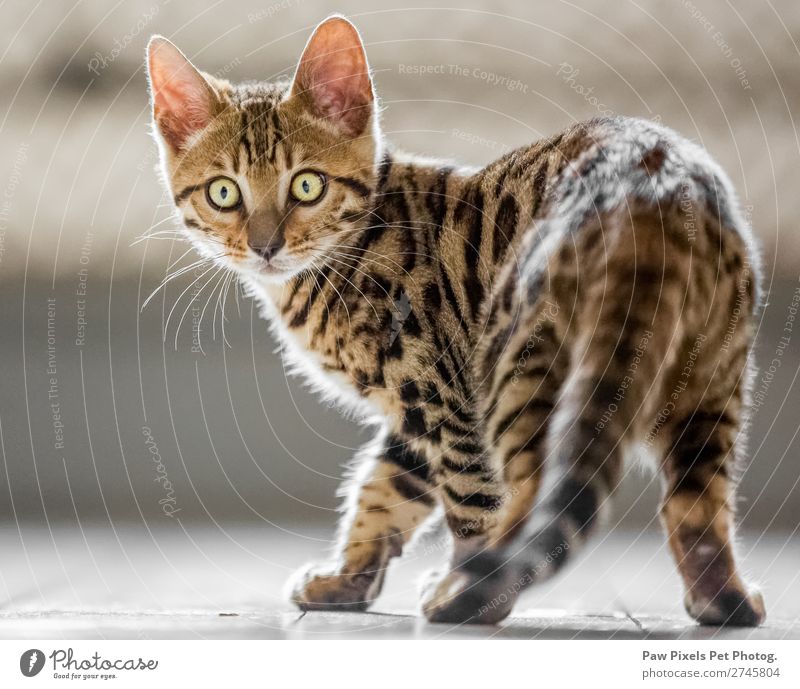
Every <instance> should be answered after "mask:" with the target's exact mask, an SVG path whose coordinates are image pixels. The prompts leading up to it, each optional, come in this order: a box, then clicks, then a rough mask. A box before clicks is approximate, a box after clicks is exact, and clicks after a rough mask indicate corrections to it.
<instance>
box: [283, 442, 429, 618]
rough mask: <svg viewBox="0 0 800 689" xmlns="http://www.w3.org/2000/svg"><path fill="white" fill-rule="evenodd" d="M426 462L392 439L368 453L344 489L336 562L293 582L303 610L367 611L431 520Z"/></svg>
mask: <svg viewBox="0 0 800 689" xmlns="http://www.w3.org/2000/svg"><path fill="white" fill-rule="evenodd" d="M432 491H433V488H432V486H431V485H430V484H429V483H428V465H427V463H426V461H425V459H424V458H423V457H422V456H421V455H419V454H417V453H415V452H414V451H412V450H411V449H410V448H408V447H407V446H406V445H405V444H404V443H403V441H402V440H399V439H397V438H394V437H393V436H391V435H389V436H388V437H386V438H381V439H380V440H379V441H377V442H376V443H375V444H374V445H372V446H370V447H369V448H367V450H365V452H364V454H363V456H362V457H361V458H360V459H359V463H358V465H357V467H356V473H355V476H354V478H353V481H352V482H351V483H350V485H348V486H347V487H346V490H345V507H344V514H343V515H342V517H341V521H340V524H339V538H338V539H337V545H336V548H335V552H334V556H333V558H332V559H331V560H330V561H329V562H326V563H323V564H319V565H315V564H312V565H308V566H306V567H304V568H302V569H301V570H300V571H299V572H297V573H296V574H295V576H294V577H293V578H292V580H291V581H290V583H289V589H290V598H291V600H292V602H294V603H295V605H297V606H298V607H299V608H300V609H302V610H366V609H367V607H368V606H369V605H370V603H372V602H373V601H374V600H375V598H376V597H377V595H378V594H379V593H380V590H381V587H382V585H383V581H384V577H385V575H386V569H387V567H388V564H389V561H390V559H391V558H393V557H395V556H397V555H400V553H401V552H402V549H403V546H404V545H405V544H406V543H407V542H408V541H409V540H410V539H411V537H412V536H413V535H414V533H415V532H416V530H417V528H418V527H419V526H420V525H421V524H422V523H423V522H424V521H425V520H426V519H427V518H428V516H429V515H430V513H431V511H432V509H433V507H434V504H435V498H434V495H433V493H432Z"/></svg>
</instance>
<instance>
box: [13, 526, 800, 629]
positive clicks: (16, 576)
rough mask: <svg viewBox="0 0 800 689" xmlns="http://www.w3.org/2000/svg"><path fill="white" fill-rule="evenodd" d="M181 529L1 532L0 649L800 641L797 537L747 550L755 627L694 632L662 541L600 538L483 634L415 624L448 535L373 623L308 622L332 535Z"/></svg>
mask: <svg viewBox="0 0 800 689" xmlns="http://www.w3.org/2000/svg"><path fill="white" fill-rule="evenodd" d="M172 526H173V527H174V528H172V529H169V530H166V529H164V528H163V527H162V528H161V529H160V530H158V531H150V530H148V529H147V528H146V527H145V526H141V525H138V526H118V525H115V526H114V528H112V527H110V526H108V525H105V526H102V527H101V526H87V525H83V527H82V528H79V527H75V528H73V529H67V528H65V527H59V528H54V529H53V530H52V531H51V530H49V529H47V528H46V527H41V526H36V527H33V526H22V527H19V528H18V527H16V526H14V525H7V526H5V527H3V528H2V529H0V552H2V560H1V562H2V564H1V565H0V587H2V588H0V592H1V593H0V595H1V596H2V598H3V603H2V605H1V606H0V638H6V639H8V638H51V639H58V638H141V639H148V638H152V639H161V638H290V639H312V638H313V639H320V638H321V639H328V638H485V637H492V638H525V639H533V638H547V639H552V638H583V639H586V638H589V639H591V638H620V639H634V638H684V639H699V638H711V637H715V636H716V638H751V639H765V638H767V639H773V638H792V639H797V638H800V589H799V587H798V584H800V567H798V565H800V544H798V541H797V539H796V538H795V537H791V536H786V537H784V536H781V535H779V534H778V535H775V534H774V535H772V536H770V537H765V536H758V535H757V534H746V535H744V536H743V537H742V539H741V541H742V542H741V548H740V550H741V552H742V556H743V558H744V565H745V568H746V570H747V571H748V572H749V573H750V575H751V576H752V578H754V579H755V580H756V581H758V582H760V585H761V587H762V589H763V590H764V592H765V595H766V598H767V604H768V608H769V613H770V615H769V621H768V623H767V625H766V626H764V627H762V628H760V629H757V630H749V629H748V630H716V629H713V628H706V627H699V626H697V625H694V624H692V623H691V622H690V620H689V619H688V618H686V617H685V615H684V614H683V611H682V607H681V604H680V587H679V582H678V580H677V576H676V575H675V573H674V571H673V569H672V566H671V563H670V561H669V558H668V555H667V553H666V551H665V549H664V546H663V542H662V540H661V538H660V536H659V534H657V533H652V534H649V533H648V534H636V533H625V532H618V533H614V534H609V535H607V536H605V537H604V538H600V539H598V540H597V541H596V542H594V543H593V544H592V546H591V547H590V548H589V550H588V552H586V554H585V556H584V557H583V558H582V559H581V560H580V561H579V562H576V563H575V565H574V566H573V567H572V568H571V569H570V570H569V571H568V572H566V573H565V574H564V575H563V576H561V577H560V578H559V579H557V580H556V581H553V582H551V583H548V584H545V585H542V586H541V587H540V588H537V589H536V590H533V591H530V592H528V593H527V594H526V595H525V596H524V598H523V599H522V600H521V601H520V604H519V605H518V607H517V609H516V610H515V614H514V616H513V617H512V618H511V619H509V620H508V621H507V622H506V623H504V624H503V625H502V626H498V627H490V628H485V627H465V626H461V627H452V626H449V625H430V624H427V623H426V622H425V621H424V620H423V619H421V618H420V617H419V615H418V614H417V581H418V580H419V578H420V576H421V574H422V573H423V572H425V571H426V570H427V569H429V568H430V567H432V566H436V565H437V564H438V562H439V561H440V560H441V558H442V556H443V554H444V550H445V549H444V547H443V546H442V541H441V539H440V538H439V537H438V536H437V535H436V534H432V535H430V536H429V537H428V538H427V539H426V540H423V541H421V542H420V543H419V544H418V545H417V547H416V548H415V550H414V551H413V552H411V553H409V554H408V555H407V556H406V557H405V558H404V560H403V561H402V562H399V563H397V564H396V565H395V566H394V567H393V568H392V570H391V571H390V574H389V578H388V582H387V587H386V589H385V591H384V594H383V595H382V596H381V598H380V600H379V601H378V602H377V603H376V605H375V606H374V610H373V611H371V612H370V613H368V614H355V613H348V614H339V613H336V614H334V613H309V614H306V615H301V614H299V613H298V612H297V611H295V610H293V609H292V607H291V606H289V605H288V604H287V603H286V602H285V599H284V596H283V594H282V587H283V584H284V582H285V580H286V578H287V577H288V575H289V574H290V573H291V571H293V570H294V568H295V567H297V566H299V565H300V564H302V563H304V562H306V561H307V560H309V559H314V558H319V557H320V556H321V555H322V554H323V553H324V552H325V550H326V548H327V547H328V545H329V534H328V533H326V532H323V531H308V530H302V531H301V530H298V532H297V533H288V532H278V531H271V530H269V529H267V528H261V527H258V528H257V527H254V526H252V525H247V526H230V525H226V526H225V527H224V529H223V528H222V527H221V526H220V527H214V528H209V527H201V526H199V525H196V524H192V525H184V524H181V523H179V522H175V523H174V524H172Z"/></svg>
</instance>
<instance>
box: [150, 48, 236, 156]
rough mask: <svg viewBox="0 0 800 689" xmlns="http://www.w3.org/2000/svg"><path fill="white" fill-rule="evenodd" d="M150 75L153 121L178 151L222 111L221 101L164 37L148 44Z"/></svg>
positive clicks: (207, 83) (192, 66) (208, 84)
mask: <svg viewBox="0 0 800 689" xmlns="http://www.w3.org/2000/svg"><path fill="white" fill-rule="evenodd" d="M147 73H148V75H149V79H150V98H151V101H152V105H153V120H154V121H155V123H156V125H157V126H158V129H159V131H160V132H161V136H162V137H163V138H164V140H165V141H166V142H167V143H168V144H169V145H170V146H171V147H172V149H173V150H174V151H176V152H177V151H180V150H182V149H184V148H185V147H187V144H188V143H190V141H191V139H192V137H193V136H194V135H195V134H198V133H199V132H201V131H202V130H203V129H205V128H206V127H207V126H208V125H209V124H210V123H211V121H212V120H213V118H214V116H215V115H216V114H217V112H218V111H219V109H220V100H219V97H218V96H217V94H216V92H215V91H214V88H213V87H212V86H211V84H210V83H209V82H208V81H207V80H206V78H205V77H204V76H203V75H202V74H201V73H200V72H199V71H198V70H197V69H196V68H195V66H194V65H193V64H192V63H191V62H189V59H188V58H187V57H186V56H185V55H184V54H183V53H182V52H181V51H180V50H178V48H177V47H176V46H175V45H174V44H173V43H172V42H171V41H169V40H167V39H166V38H164V37H163V36H153V37H152V38H151V39H150V43H148V45H147Z"/></svg>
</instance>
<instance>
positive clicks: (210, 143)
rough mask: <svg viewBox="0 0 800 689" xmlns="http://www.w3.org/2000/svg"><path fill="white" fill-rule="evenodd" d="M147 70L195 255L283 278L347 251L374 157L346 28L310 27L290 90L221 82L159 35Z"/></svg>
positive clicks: (369, 97) (358, 58) (370, 123)
mask: <svg viewBox="0 0 800 689" xmlns="http://www.w3.org/2000/svg"><path fill="white" fill-rule="evenodd" d="M148 71H149V76H150V84H151V92H152V102H153V120H154V131H155V133H156V136H157V139H158V141H159V147H160V150H161V162H162V168H163V171H164V174H165V177H166V181H167V183H168V185H169V188H170V190H171V192H172V196H173V199H174V200H175V204H176V206H177V207H178V209H179V211H180V213H181V214H182V216H183V221H184V225H185V228H186V232H187V233H189V235H190V236H191V239H192V241H193V242H194V243H195V245H196V246H197V248H198V249H199V250H200V252H201V253H202V254H204V255H205V256H206V257H213V258H214V259H215V260H216V261H217V262H219V263H220V264H221V265H224V266H226V267H227V268H230V269H233V270H235V271H237V272H239V273H242V274H245V275H247V276H249V277H251V278H257V279H263V280H267V281H271V282H282V281H285V280H287V279H289V278H290V277H292V276H293V275H296V274H298V273H300V272H302V271H303V270H306V269H308V268H311V267H313V266H315V265H319V264H320V263H322V262H324V261H325V260H327V259H328V258H329V257H330V256H331V255H332V253H333V252H339V253H340V254H341V255H343V254H346V253H351V249H350V248H345V247H348V246H349V245H350V244H351V242H350V238H351V237H352V235H353V234H354V233H355V232H356V231H358V229H359V228H361V227H363V226H364V225H365V224H366V222H368V220H367V218H366V215H367V210H368V207H369V202H370V194H371V193H372V190H373V188H374V185H375V170H376V159H377V157H378V156H379V153H380V152H379V150H378V149H379V141H380V138H379V134H378V131H377V123H376V119H377V116H376V112H375V102H374V96H373V91H372V84H371V81H370V77H369V69H368V66H367V62H366V57H365V55H364V48H363V45H362V43H361V40H360V38H359V36H358V32H357V31H356V29H355V28H354V27H353V26H352V24H350V23H349V22H347V21H346V20H345V19H343V18H341V17H332V18H330V19H328V20H326V21H325V22H323V23H322V24H320V26H319V27H317V29H316V31H315V32H314V34H313V36H312V37H311V39H310V40H309V42H308V45H307V46H306V49H305V51H304V52H303V56H302V58H301V60H300V62H299V64H298V67H297V71H296V73H295V76H294V80H293V81H292V83H288V82H287V83H277V84H269V83H258V84H245V85H239V86H236V85H231V84H229V83H228V82H225V81H221V80H219V79H215V78H214V77H211V76H209V75H207V74H203V73H201V72H199V71H197V70H196V69H195V68H194V67H193V66H192V64H191V63H190V62H189V61H188V60H187V59H186V57H185V56H184V55H183V54H182V53H181V52H180V51H179V50H178V49H177V48H176V47H175V46H174V45H173V44H172V43H170V42H169V41H168V40H167V39H165V38H161V37H154V38H153V39H152V40H151V41H150V45H149V48H148Z"/></svg>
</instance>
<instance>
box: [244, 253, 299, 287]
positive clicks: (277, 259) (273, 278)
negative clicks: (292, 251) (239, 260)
mask: <svg viewBox="0 0 800 689" xmlns="http://www.w3.org/2000/svg"><path fill="white" fill-rule="evenodd" d="M282 258H283V259H284V260H281V259H282ZM296 264H297V262H296V261H287V260H285V257H282V256H274V257H272V258H270V259H264V258H261V257H260V256H259V257H253V258H251V259H249V260H248V262H247V270H248V272H250V273H251V274H252V273H255V274H256V275H257V276H258V277H259V278H262V279H264V280H267V281H269V282H286V281H287V280H289V279H290V278H291V277H292V276H294V275H296V274H297V273H299V272H300V271H301V270H302V268H303V266H302V265H296Z"/></svg>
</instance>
